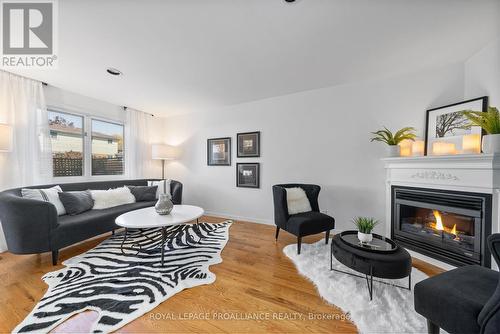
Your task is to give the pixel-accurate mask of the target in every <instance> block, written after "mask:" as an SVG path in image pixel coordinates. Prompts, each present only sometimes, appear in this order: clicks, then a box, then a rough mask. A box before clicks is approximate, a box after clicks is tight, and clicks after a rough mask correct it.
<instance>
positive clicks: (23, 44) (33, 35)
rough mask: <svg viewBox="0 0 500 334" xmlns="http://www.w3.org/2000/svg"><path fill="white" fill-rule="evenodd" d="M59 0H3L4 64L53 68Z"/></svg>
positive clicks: (7, 65) (8, 65) (55, 57)
mask: <svg viewBox="0 0 500 334" xmlns="http://www.w3.org/2000/svg"><path fill="white" fill-rule="evenodd" d="M55 9H56V1H55V0H46V1H36V0H32V1H30V2H26V1H16V0H10V1H8V0H4V1H2V15H1V17H2V53H3V56H2V66H6V67H43V68H47V67H49V68H54V67H55V61H56V59H57V56H56V55H55V43H56V38H55V32H56V24H55V23H56V18H57V17H56V15H55V14H56V10H55Z"/></svg>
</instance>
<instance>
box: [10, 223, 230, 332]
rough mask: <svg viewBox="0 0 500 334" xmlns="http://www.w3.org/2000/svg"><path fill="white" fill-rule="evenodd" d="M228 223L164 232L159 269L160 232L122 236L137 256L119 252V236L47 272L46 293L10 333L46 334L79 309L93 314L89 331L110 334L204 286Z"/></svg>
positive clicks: (218, 260) (218, 258) (225, 238)
mask: <svg viewBox="0 0 500 334" xmlns="http://www.w3.org/2000/svg"><path fill="white" fill-rule="evenodd" d="M230 226H231V221H226V222H223V223H218V224H208V223H200V224H198V227H199V228H193V225H179V226H174V227H171V228H169V230H168V233H169V238H168V239H167V242H166V243H165V264H164V266H163V267H161V265H160V257H161V256H160V250H159V245H160V243H161V231H160V230H159V229H154V230H148V231H145V232H142V233H141V232H140V231H130V230H129V232H128V233H127V242H126V244H125V246H129V247H131V246H134V247H136V248H137V247H138V246H140V248H141V250H142V251H141V252H140V253H137V252H136V251H133V250H131V249H128V250H124V254H123V253H122V251H121V248H120V245H121V242H122V240H123V232H122V233H119V234H116V235H115V236H112V237H110V238H109V239H107V240H105V241H103V242H102V243H101V244H99V245H98V246H97V247H95V248H93V249H91V250H89V251H88V252H86V253H83V254H81V255H78V256H76V257H73V258H71V259H69V260H67V261H65V262H63V264H64V265H66V268H63V269H61V270H57V271H54V272H50V273H47V274H46V275H44V276H43V280H44V281H45V282H46V283H47V284H48V286H49V288H48V290H47V292H46V293H45V295H44V297H43V298H42V299H41V300H40V302H39V303H38V304H37V305H36V306H35V308H34V309H33V310H32V311H31V313H30V314H29V315H28V316H27V317H26V319H24V320H23V322H22V323H20V324H19V325H18V326H17V327H16V328H15V329H14V332H19V333H29V332H36V333H40V332H42V333H47V332H49V331H50V330H52V329H54V328H55V327H56V326H58V325H59V324H61V323H62V322H64V321H65V320H67V319H68V318H70V317H71V316H73V315H75V314H77V313H80V312H82V311H85V310H94V311H97V312H99V318H98V320H97V322H96V323H95V324H94V325H93V328H92V332H94V333H107V332H111V331H114V330H116V329H118V328H120V327H122V326H124V325H125V324H127V323H129V322H130V321H132V320H134V319H136V318H138V317H139V316H141V315H143V314H144V313H146V312H148V311H150V310H152V309H153V308H155V307H156V306H157V305H159V304H160V303H162V302H164V301H165V300H167V299H168V298H170V297H171V296H173V295H175V294H176V293H178V292H180V291H182V290H183V289H186V288H191V287H194V286H198V285H203V284H210V283H213V282H214V281H215V275H214V274H213V273H211V272H210V271H209V269H208V267H209V266H210V265H212V264H217V263H221V262H222V258H221V256H220V254H221V252H222V249H223V248H224V246H225V245H226V243H227V241H228V239H229V227H230Z"/></svg>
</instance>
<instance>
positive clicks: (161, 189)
mask: <svg viewBox="0 0 500 334" xmlns="http://www.w3.org/2000/svg"><path fill="white" fill-rule="evenodd" d="M170 182H171V180H161V181H148V186H158V190H157V191H156V199H158V198H160V194H167V195H169V196H170V197H172V195H171V194H170Z"/></svg>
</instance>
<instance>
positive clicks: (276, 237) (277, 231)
mask: <svg viewBox="0 0 500 334" xmlns="http://www.w3.org/2000/svg"><path fill="white" fill-rule="evenodd" d="M279 234H280V228H279V227H278V226H276V236H275V239H276V241H278V235H279Z"/></svg>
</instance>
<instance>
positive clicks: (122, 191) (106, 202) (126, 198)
mask: <svg viewBox="0 0 500 334" xmlns="http://www.w3.org/2000/svg"><path fill="white" fill-rule="evenodd" d="M90 194H91V195H92V199H93V200H94V207H93V209H95V210H101V209H107V208H112V207H114V206H118V205H123V204H130V203H134V202H135V197H134V195H132V193H131V192H130V189H129V188H127V187H121V188H115V189H109V190H90Z"/></svg>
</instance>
